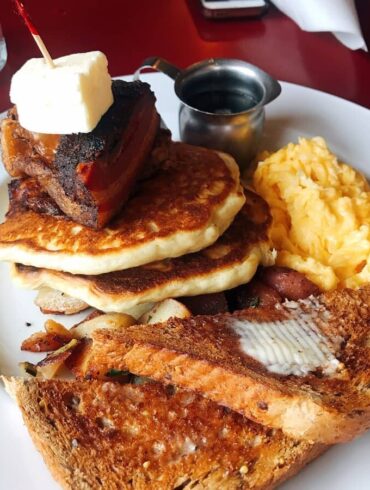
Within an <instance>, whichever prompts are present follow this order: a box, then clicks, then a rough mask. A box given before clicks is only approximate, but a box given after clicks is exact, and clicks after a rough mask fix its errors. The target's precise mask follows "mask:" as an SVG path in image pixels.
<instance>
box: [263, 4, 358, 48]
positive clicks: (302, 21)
mask: <svg viewBox="0 0 370 490" xmlns="http://www.w3.org/2000/svg"><path fill="white" fill-rule="evenodd" d="M272 2H273V3H274V4H275V5H276V7H277V8H278V9H280V10H281V11H282V12H284V14H286V15H287V16H288V17H291V18H292V19H293V20H294V21H295V22H296V23H297V24H298V25H299V27H300V28H301V29H303V30H304V31H311V32H323V31H329V32H332V33H333V34H334V36H335V37H336V38H337V39H338V41H340V42H341V43H343V44H344V45H345V46H347V48H350V49H363V50H365V51H367V46H366V43H365V41H364V38H363V37H362V33H361V27H360V23H359V21H358V17H357V12H356V7H355V4H354V0H272Z"/></svg>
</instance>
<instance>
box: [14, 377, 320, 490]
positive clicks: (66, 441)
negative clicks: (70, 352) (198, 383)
mask: <svg viewBox="0 0 370 490" xmlns="http://www.w3.org/2000/svg"><path fill="white" fill-rule="evenodd" d="M5 383H6V385H7V389H8V391H10V392H11V393H12V395H13V396H14V398H15V399H16V401H17V403H18V405H19V406H20V409H21V411H22V414H23V418H24V422H25V424H26V426H27V428H28V430H29V432H30V434H31V436H32V439H33V441H34V442H35V444H36V446H37V448H38V449H39V450H40V452H41V454H42V455H43V457H44V459H45V462H46V464H47V465H48V467H49V469H50V471H51V472H52V474H53V476H54V477H55V478H56V480H57V481H58V482H59V483H60V484H61V485H62V486H63V487H64V488H66V489H73V490H78V489H87V488H88V489H98V488H99V489H100V488H109V489H146V490H147V489H158V490H159V489H160V490H167V489H168V490H169V489H175V488H182V489H190V488H192V489H194V488H199V489H204V488H210V489H211V488H214V489H216V488H222V489H244V488H245V489H247V488H248V489H271V488H273V487H275V486H276V485H277V484H279V483H281V482H282V481H283V480H285V479H286V478H288V477H290V476H292V475H293V474H294V473H296V472H297V471H298V470H299V469H300V468H301V467H302V466H303V465H305V464H306V463H307V462H308V461H310V460H311V459H313V458H314V457H316V456H317V455H318V454H320V453H321V452H322V451H323V450H324V449H325V446H322V445H318V444H314V445H311V444H308V443H306V442H302V441H295V440H293V439H290V438H288V437H287V436H285V435H283V433H282V432H281V431H274V430H271V429H267V428H265V427H262V426H260V425H257V424H255V423H253V422H251V421H249V420H247V419H245V418H244V417H243V416H241V415H239V414H237V413H235V412H231V411H230V410H227V409H225V408H222V407H220V406H218V405H216V404H215V403H213V402H210V401H208V400H206V399H204V398H202V397H200V396H199V395H195V394H193V393H190V392H185V391H176V390H174V389H168V388H167V389H166V388H164V387H163V386H162V385H159V384H157V383H146V384H144V385H132V384H131V385H130V384H119V383H114V382H101V381H80V382H78V381H63V380H53V381H40V380H38V379H30V380H24V379H16V378H7V379H5Z"/></svg>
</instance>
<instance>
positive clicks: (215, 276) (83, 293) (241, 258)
mask: <svg viewBox="0 0 370 490" xmlns="http://www.w3.org/2000/svg"><path fill="white" fill-rule="evenodd" d="M245 194H246V204H245V205H244V207H243V208H242V209H241V211H240V212H239V214H238V215H237V217H236V218H235V220H234V222H233V223H232V225H231V226H230V227H229V228H228V229H227V230H226V232H225V233H224V234H223V235H222V236H221V237H220V238H219V239H218V240H217V242H216V243H214V244H213V245H211V246H210V247H208V248H206V249H204V250H201V251H200V252H197V253H193V254H188V255H184V256H182V257H178V258H173V259H165V260H161V261H157V262H153V263H151V264H147V265H143V266H140V267H135V268H132V269H126V270H123V271H117V272H111V273H108V274H101V275H95V276H92V275H90V276H87V275H73V274H68V273H63V272H58V271H53V270H50V269H37V268H34V267H27V266H23V265H19V264H18V265H16V266H14V269H13V276H14V279H15V280H16V282H17V283H18V284H19V285H21V286H23V287H28V288H40V287H44V286H48V287H52V288H56V289H58V290H60V291H63V292H64V293H66V294H69V295H70V296H73V297H75V298H79V299H81V300H83V301H86V303H88V304H89V305H91V306H94V307H95V308H98V309H100V310H103V311H127V310H129V309H130V308H132V307H135V306H137V305H139V304H145V303H154V302H157V301H161V300H163V299H165V298H169V297H181V296H195V295H199V294H205V293H213V292H218V291H224V290H226V289H231V288H233V287H236V286H238V285H240V284H243V283H246V282H248V281H249V280H250V279H251V278H252V277H253V275H254V273H255V271H256V269H257V267H258V265H259V264H260V263H261V262H263V263H264V264H267V263H268V262H269V260H270V258H271V253H270V249H269V242H268V239H267V231H268V228H269V225H270V221H271V218H270V213H269V210H268V207H267V204H266V203H265V201H264V200H263V199H262V198H260V197H259V196H257V195H256V194H254V193H253V192H250V191H246V192H245Z"/></svg>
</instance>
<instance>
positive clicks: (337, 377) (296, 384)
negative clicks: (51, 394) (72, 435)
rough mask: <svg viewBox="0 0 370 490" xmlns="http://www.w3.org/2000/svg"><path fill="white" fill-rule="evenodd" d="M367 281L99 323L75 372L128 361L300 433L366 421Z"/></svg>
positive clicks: (330, 438)
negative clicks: (150, 318)
mask: <svg viewBox="0 0 370 490" xmlns="http://www.w3.org/2000/svg"><path fill="white" fill-rule="evenodd" d="M369 293H370V287H369V288H365V289H362V290H359V291H352V290H342V291H336V292H332V293H327V294H325V295H323V296H321V298H320V301H319V300H317V299H316V300H315V299H312V300H302V301H301V302H300V303H297V302H286V303H284V305H283V306H281V305H279V306H277V307H271V308H249V309H246V310H243V311H241V312H236V313H234V314H232V315H231V314H223V315H217V316H213V317H212V316H203V317H202V316H199V317H193V318H188V319H170V320H169V321H168V322H166V323H162V324H157V325H134V326H132V327H129V328H127V329H125V331H124V332H122V333H116V332H112V331H109V330H104V331H102V330H96V331H95V332H93V334H92V339H93V342H92V343H90V344H89V345H87V346H86V347H85V350H84V355H83V356H82V358H83V368H81V369H78V366H77V368H76V373H77V375H80V376H86V375H87V376H92V377H99V376H100V375H101V374H104V373H106V372H107V371H108V370H109V369H112V368H114V369H127V370H129V371H131V372H133V373H134V374H138V375H142V376H148V377H150V378H153V379H156V380H161V381H163V382H165V383H174V384H176V385H178V386H181V387H184V388H188V389H192V390H195V391H197V392H200V393H202V394H204V395H205V396H207V397H208V398H210V399H211V400H213V401H216V402H218V403H221V404H223V405H226V406H228V407H229V408H232V409H234V410H236V411H238V412H240V413H242V414H244V415H245V416H247V417H248V418H251V419H252V420H254V421H256V422H258V423H261V424H263V425H267V426H270V427H273V428H279V429H282V430H283V431H285V432H286V433H287V434H289V435H291V436H292V437H296V438H303V439H306V440H310V441H320V442H323V443H326V444H331V443H335V442H341V441H347V440H350V439H351V438H353V437H355V436H356V435H358V434H360V433H361V432H363V431H364V430H365V429H367V428H368V427H369V426H370V329H369V318H370V307H369V304H368V302H367V300H368V298H369Z"/></svg>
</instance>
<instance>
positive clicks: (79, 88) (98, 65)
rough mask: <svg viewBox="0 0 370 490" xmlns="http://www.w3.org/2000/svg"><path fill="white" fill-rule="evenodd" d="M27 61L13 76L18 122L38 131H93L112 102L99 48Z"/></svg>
mask: <svg viewBox="0 0 370 490" xmlns="http://www.w3.org/2000/svg"><path fill="white" fill-rule="evenodd" d="M54 64H55V68H50V67H49V66H48V65H47V64H46V62H45V61H44V59H42V58H33V59H30V60H28V61H27V62H26V63H25V64H24V65H23V66H22V68H20V69H19V70H18V71H17V72H16V73H15V74H14V76H13V78H12V82H11V87H10V99H11V101H12V102H13V103H14V104H16V106H17V111H18V118H19V123H20V124H21V126H23V127H24V128H25V129H28V130H29V131H33V132H37V133H47V134H71V133H88V132H90V131H92V130H93V129H94V128H95V127H96V125H97V124H98V122H99V120H100V119H101V117H102V115H103V114H104V113H105V112H106V111H107V110H108V108H109V107H110V106H111V105H112V103H113V94H112V80H111V77H110V76H109V73H108V68H107V66H108V62H107V58H106V56H105V55H104V54H103V53H101V52H100V51H92V52H89V53H78V54H71V55H69V56H63V57H62V58H58V59H55V60H54Z"/></svg>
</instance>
